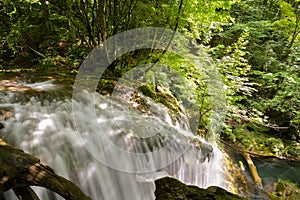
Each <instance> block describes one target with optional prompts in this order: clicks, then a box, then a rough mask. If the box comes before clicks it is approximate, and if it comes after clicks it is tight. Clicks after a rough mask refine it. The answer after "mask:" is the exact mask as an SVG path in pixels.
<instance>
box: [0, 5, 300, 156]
mask: <svg viewBox="0 0 300 200" xmlns="http://www.w3.org/2000/svg"><path fill="white" fill-rule="evenodd" d="M0 18H1V21H0V33H1V38H0V40H1V41H0V61H1V62H0V69H1V70H2V72H3V73H4V72H5V71H8V70H12V69H15V68H18V69H20V68H26V69H27V68H30V69H44V68H48V69H50V70H51V69H52V68H55V69H60V71H64V73H67V72H69V73H71V72H72V73H73V72H76V70H77V69H78V68H79V66H80V64H81V62H82V61H83V60H84V58H85V57H86V56H87V54H88V53H89V52H90V51H91V50H92V49H93V48H94V47H96V46H97V45H99V44H100V43H101V41H104V40H106V39H107V38H109V37H111V36H113V35H115V34H117V33H120V32H122V31H125V30H129V29H132V28H137V27H164V28H168V29H172V30H177V31H179V32H181V33H183V34H185V35H186V36H188V37H191V38H192V39H193V40H194V41H197V43H196V42H192V44H191V48H190V51H191V53H193V54H195V55H199V54H198V53H199V52H198V53H197V51H198V50H199V49H200V47H201V48H204V49H206V50H207V52H209V54H210V55H211V57H212V58H213V60H214V63H215V65H216V67H217V68H218V70H219V71H220V73H221V74H222V78H223V82H224V83H225V84H226V91H227V109H228V114H227V116H226V120H225V128H224V130H223V132H222V135H221V136H222V137H223V138H225V139H230V140H231V141H233V142H236V141H238V142H240V144H242V145H243V146H244V147H246V148H248V149H249V150H254V151H255V150H257V151H258V150H262V149H263V150H265V152H267V153H270V154H273V155H274V154H275V155H277V156H293V157H297V156H299V155H300V148H299V143H300V98H299V96H300V89H299V88H300V87H299V86H300V77H299V74H300V36H299V34H300V1H299V0H243V1H242V0H202V1H196V0H176V1H173V0H160V1H158V0H148V1H145V0H121V1H120V0H94V1H91V0H72V1H71V0H66V1H58V0H49V1H47V0H25V1H21V0H1V1H0ZM132 60H134V62H133V61H132ZM149 61H155V62H158V61H160V62H162V63H167V64H168V65H170V66H171V67H173V68H174V69H176V70H178V71H180V72H181V73H182V74H183V75H184V76H185V77H186V81H187V82H189V83H190V85H193V87H194V89H195V90H196V91H197V92H198V93H197V99H198V103H199V107H200V112H201V113H200V124H199V128H200V129H199V134H202V133H203V132H205V131H206V129H208V128H207V124H208V123H209V117H208V116H209V111H210V110H211V105H210V103H209V100H207V99H206V97H207V96H208V95H207V88H206V87H205V83H204V82H203V77H202V74H201V73H200V72H197V71H195V68H194V67H193V66H191V65H189V64H186V62H184V61H182V60H181V59H180V58H178V57H176V56H174V55H172V54H168V53H166V52H161V51H156V52H150V51H148V50H141V51H139V52H134V53H132V54H131V53H129V54H128V55H125V56H123V57H122V58H121V59H120V60H119V61H118V62H115V63H113V64H112V66H110V68H109V69H110V72H108V74H109V75H110V76H115V77H116V78H117V77H119V76H120V75H122V74H123V73H124V72H126V71H128V69H130V68H132V67H134V65H137V64H138V63H147V62H149ZM132 63H133V64H132ZM154 86H155V84H153V86H151V87H154ZM166 86H168V87H171V86H172V84H171V82H167V85H166ZM174 87H177V89H179V90H182V91H183V92H182V93H183V94H184V90H185V89H186V88H180V87H178V86H174ZM153 89H154V88H153ZM171 89H172V88H171Z"/></svg>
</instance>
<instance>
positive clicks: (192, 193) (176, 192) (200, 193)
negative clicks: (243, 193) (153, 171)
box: [155, 177, 245, 200]
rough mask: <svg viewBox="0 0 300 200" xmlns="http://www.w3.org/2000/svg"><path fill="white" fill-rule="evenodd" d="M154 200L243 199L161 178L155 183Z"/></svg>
mask: <svg viewBox="0 0 300 200" xmlns="http://www.w3.org/2000/svg"><path fill="white" fill-rule="evenodd" d="M155 185H156V190H155V196H156V200H181V199H183V200H211V199H215V200H244V199H245V198H243V197H240V196H238V195H235V194H232V193H230V192H228V191H226V190H224V189H222V188H219V187H215V186H212V187H209V188H207V189H202V188H198V187H196V186H189V185H185V184H183V183H182V182H180V181H178V180H176V179H174V178H169V177H166V178H162V179H159V180H156V181H155Z"/></svg>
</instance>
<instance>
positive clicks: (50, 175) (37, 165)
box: [0, 139, 90, 200]
mask: <svg viewBox="0 0 300 200" xmlns="http://www.w3.org/2000/svg"><path fill="white" fill-rule="evenodd" d="M29 186H41V187H44V188H47V189H49V190H51V191H53V192H55V193H57V194H59V195H61V196H62V197H63V198H65V199H69V200H90V198H89V197H88V196H86V195H85V194H84V193H83V192H82V191H81V190H80V189H79V188H78V187H77V186H76V185H75V184H74V183H72V182H70V181H68V180H67V179H65V178H63V177H61V176H58V175H57V174H55V173H54V171H53V169H51V168H50V167H48V166H47V165H45V164H43V163H41V162H40V160H39V159H38V158H36V157H34V156H31V155H29V154H27V153H24V152H23V151H21V150H19V149H17V148H14V147H12V146H10V145H9V144H7V143H6V142H4V141H3V140H2V139H0V194H3V192H5V191H7V190H9V189H13V190H14V192H15V194H16V195H17V196H18V198H19V199H24V200H27V199H30V200H32V199H34V200H38V199H39V198H38V197H37V196H36V194H35V193H34V191H33V190H32V189H31V188H30V187H29Z"/></svg>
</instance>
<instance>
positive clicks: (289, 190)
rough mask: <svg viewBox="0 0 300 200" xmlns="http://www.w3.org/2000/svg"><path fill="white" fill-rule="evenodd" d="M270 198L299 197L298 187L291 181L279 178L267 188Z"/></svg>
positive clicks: (293, 199)
mask: <svg viewBox="0 0 300 200" xmlns="http://www.w3.org/2000/svg"><path fill="white" fill-rule="evenodd" d="M268 190H271V191H270V192H269V194H270V197H271V199H272V200H295V199H300V189H299V188H298V187H297V186H296V185H295V184H293V183H290V182H288V181H282V180H279V181H278V182H277V183H273V184H271V186H270V187H269V188H268Z"/></svg>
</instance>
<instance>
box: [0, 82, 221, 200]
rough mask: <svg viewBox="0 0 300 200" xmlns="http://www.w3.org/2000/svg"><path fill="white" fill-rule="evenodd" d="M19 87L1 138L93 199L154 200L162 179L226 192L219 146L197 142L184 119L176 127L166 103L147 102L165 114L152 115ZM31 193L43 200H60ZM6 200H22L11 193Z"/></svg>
mask: <svg viewBox="0 0 300 200" xmlns="http://www.w3.org/2000/svg"><path fill="white" fill-rule="evenodd" d="M15 84H16V85H18V84H19V85H21V87H19V89H18V90H17V89H16V90H11V89H10V90H2V91H0V96H1V100H0V111H1V121H0V122H1V123H3V125H4V128H3V129H2V130H1V132H0V133H1V138H3V139H4V140H5V141H7V142H8V143H10V144H11V145H14V146H16V147H18V148H20V149H22V150H24V151H25V152H28V153H30V154H32V155H35V156H37V157H38V158H40V159H41V161H42V162H44V163H46V164H47V165H49V166H51V167H52V168H53V169H55V171H56V173H57V174H59V175H61V176H63V177H65V178H67V179H69V180H71V181H72V182H74V183H76V184H77V185H78V186H79V187H80V188H81V189H82V190H83V191H84V192H85V193H86V194H87V195H89V196H90V197H91V198H92V199H96V200H98V199H104V200H111V199H113V200H115V199H116V200H121V199H124V200H135V199H136V200H142V199H145V200H148V199H149V200H151V199H155V196H154V190H155V185H154V181H155V180H156V179H158V178H161V177H164V176H172V177H175V178H177V179H179V180H180V181H182V182H185V183H188V184H193V185H197V186H199V187H202V188H206V187H208V186H210V185H216V186H220V187H224V183H223V173H222V171H223V169H222V166H223V164H222V153H221V151H220V150H219V149H218V148H217V146H216V144H215V143H208V142H206V141H204V140H203V139H202V138H199V137H197V136H195V135H193V134H192V133H191V132H190V131H189V129H188V128H187V127H188V124H186V123H187V122H186V121H185V120H182V121H177V122H175V123H174V120H171V116H170V115H169V113H168V110H167V109H166V108H165V107H164V106H162V105H160V104H156V103H154V102H151V101H150V100H148V101H150V102H148V103H150V104H151V107H153V109H154V110H156V111H159V113H160V114H159V115H146V114H143V113H140V112H136V111H134V110H131V109H129V108H128V105H125V104H123V103H120V102H117V101H113V100H111V99H110V98H108V97H105V96H102V95H100V94H98V93H89V92H86V93H85V94H84V95H82V99H81V100H80V101H77V100H74V99H72V98H71V95H70V93H71V92H70V91H69V92H68V91H67V90H66V89H63V87H62V86H60V85H57V84H55V83H54V82H52V81H45V82H34V83H25V82H18V81H17V82H16V83H15ZM20 88H29V89H30V91H25V92H24V91H21V90H20ZM31 90H32V91H31ZM91 99H93V101H92V100H91ZM90 104H93V106H92V108H93V109H91V106H89V105H90ZM74 116H75V118H76V119H77V120H75V121H74ZM108 143H109V144H108ZM115 147H116V148H117V149H118V150H120V151H114V150H111V149H113V148H115ZM124 152H125V153H124ZM135 172H136V173H135ZM33 188H34V190H35V191H36V192H37V194H38V196H39V197H40V198H41V199H42V200H48V199H49V200H50V199H62V198H61V197H59V196H58V195H54V194H52V193H50V192H49V191H47V190H46V189H41V188H38V187H33ZM5 197H6V199H12V200H13V199H16V197H15V196H14V194H13V193H12V192H6V194H5Z"/></svg>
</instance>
